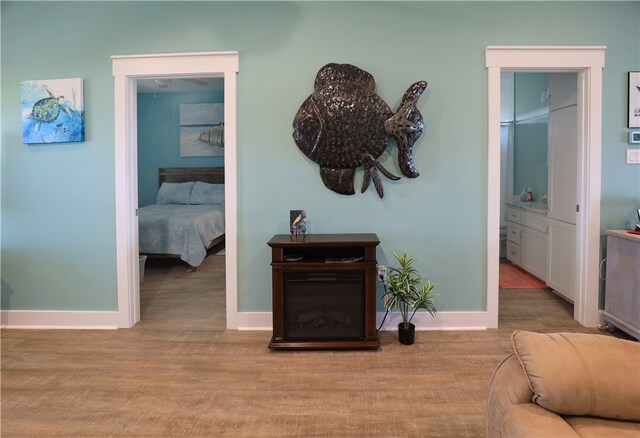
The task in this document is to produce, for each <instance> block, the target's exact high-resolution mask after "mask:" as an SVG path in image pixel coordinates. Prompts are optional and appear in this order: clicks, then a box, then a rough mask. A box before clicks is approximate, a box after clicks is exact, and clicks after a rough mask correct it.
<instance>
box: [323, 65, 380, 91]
mask: <svg viewBox="0 0 640 438" xmlns="http://www.w3.org/2000/svg"><path fill="white" fill-rule="evenodd" d="M336 82H350V83H355V84H357V85H358V86H360V87H362V88H364V89H365V90H368V91H370V92H372V93H373V92H374V90H375V89H376V81H375V79H373V76H372V75H371V73H368V72H366V71H364V70H362V69H360V68H358V67H356V66H355V65H351V64H336V63H330V64H327V65H325V66H324V67H322V68H321V69H320V71H318V74H317V75H316V80H315V83H314V85H313V87H314V90H316V91H317V90H320V89H321V88H324V87H326V86H327V85H329V84H333V83H336Z"/></svg>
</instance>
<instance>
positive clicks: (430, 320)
mask: <svg viewBox="0 0 640 438" xmlns="http://www.w3.org/2000/svg"><path fill="white" fill-rule="evenodd" d="M383 318H384V312H377V313H376V328H378V327H379V326H380V323H381V322H382V319H383ZM401 321H402V316H401V315H400V313H399V312H391V313H389V315H387V318H386V320H385V322H384V326H383V327H382V328H381V330H383V331H393V330H398V324H399V323H400V322H401ZM412 322H413V323H414V324H415V326H416V330H485V329H487V312H438V313H436V315H435V316H431V315H430V314H428V313H427V312H418V313H416V314H415V316H414V318H413V320H412ZM272 324H273V319H272V315H271V312H240V313H238V330H260V331H271V330H272V327H273V325H272Z"/></svg>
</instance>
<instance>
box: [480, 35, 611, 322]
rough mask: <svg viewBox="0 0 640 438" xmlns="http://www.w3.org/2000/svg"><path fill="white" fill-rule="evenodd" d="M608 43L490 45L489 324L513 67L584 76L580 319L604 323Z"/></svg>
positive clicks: (494, 305)
mask: <svg viewBox="0 0 640 438" xmlns="http://www.w3.org/2000/svg"><path fill="white" fill-rule="evenodd" d="M605 49H606V47H602V46H598V47H518V46H515V47H508V46H493V47H487V49H486V67H487V70H488V97H489V99H488V159H487V163H488V180H487V232H486V235H487V242H486V243H487V277H486V278H487V327H488V328H497V327H498V295H499V286H498V284H499V266H498V264H499V247H500V236H499V226H500V107H501V93H500V76H501V73H502V72H503V71H513V72H541V71H546V72H558V73H561V72H572V73H577V77H578V144H579V147H578V163H577V168H578V169H577V173H578V180H577V187H576V188H577V205H576V210H577V212H578V214H577V224H576V269H577V273H576V277H575V280H576V281H575V288H576V291H575V302H574V319H575V320H576V321H578V322H579V323H580V324H582V325H583V326H587V327H595V326H597V325H599V323H600V317H599V311H598V300H599V280H598V272H599V271H598V265H599V258H600V257H599V256H600V254H599V249H600V178H601V166H600V156H601V152H600V148H601V129H602V128H601V125H602V70H603V68H604V51H605Z"/></svg>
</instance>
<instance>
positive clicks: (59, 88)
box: [20, 78, 84, 144]
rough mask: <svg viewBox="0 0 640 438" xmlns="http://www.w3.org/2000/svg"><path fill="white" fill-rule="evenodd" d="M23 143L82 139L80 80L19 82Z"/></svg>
mask: <svg viewBox="0 0 640 438" xmlns="http://www.w3.org/2000/svg"><path fill="white" fill-rule="evenodd" d="M20 100H21V106H22V142H23V143H24V144H39V143H69V142H82V141H84V93H83V80H82V79H81V78H72V79H50V80H34V81H22V82H20Z"/></svg>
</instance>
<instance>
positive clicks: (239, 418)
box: [0, 256, 598, 438]
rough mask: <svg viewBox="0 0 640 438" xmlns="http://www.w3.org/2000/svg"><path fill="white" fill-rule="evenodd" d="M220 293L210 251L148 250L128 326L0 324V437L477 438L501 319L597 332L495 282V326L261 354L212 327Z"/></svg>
mask: <svg viewBox="0 0 640 438" xmlns="http://www.w3.org/2000/svg"><path fill="white" fill-rule="evenodd" d="M224 297H225V293H224V257H222V256H209V257H207V259H206V260H205V263H204V264H203V265H202V266H201V267H200V268H198V270H197V271H195V272H190V271H189V270H188V269H186V267H185V266H184V265H182V264H180V263H176V262H173V261H155V262H154V261H148V262H147V266H146V272H145V282H144V284H143V286H142V291H141V310H142V311H141V313H142V319H141V321H140V323H139V324H138V325H137V326H136V327H134V328H132V329H127V330H115V331H81V330H79V331H73V330H3V331H2V375H1V377H2V381H1V390H2V392H1V398H2V400H1V401H2V405H1V420H2V423H1V430H0V432H1V435H2V437H5V438H7V437H45V436H46V437H103V436H113V437H334V436H340V437H481V436H484V415H485V402H486V396H487V390H488V385H489V381H490V378H491V376H492V374H493V371H494V369H495V368H496V366H497V365H498V363H499V362H500V361H501V360H502V358H503V357H504V356H505V355H507V354H508V353H509V352H510V350H511V341H510V335H511V333H512V331H513V330H515V329H524V330H533V331H541V332H551V331H571V332H584V333H598V331H597V330H595V329H586V328H584V327H581V326H580V325H579V324H577V323H576V322H575V321H574V320H573V319H572V307H571V305H570V304H567V303H566V302H564V301H562V300H561V299H560V298H558V297H556V296H555V295H553V294H552V293H550V292H548V291H546V290H536V289H529V290H524V291H523V290H502V291H501V297H500V328H499V329H497V330H486V331H421V332H418V333H416V343H415V344H414V345H413V346H404V345H401V344H399V343H398V341H397V333H395V332H383V333H381V335H380V338H381V343H382V348H381V349H379V350H376V351H299V352H298V351H296V352H293V351H270V350H268V348H267V345H268V343H269V340H270V337H271V333H270V332H250V331H249V332H245V331H226V330H225V320H224V308H225V305H224Z"/></svg>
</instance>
